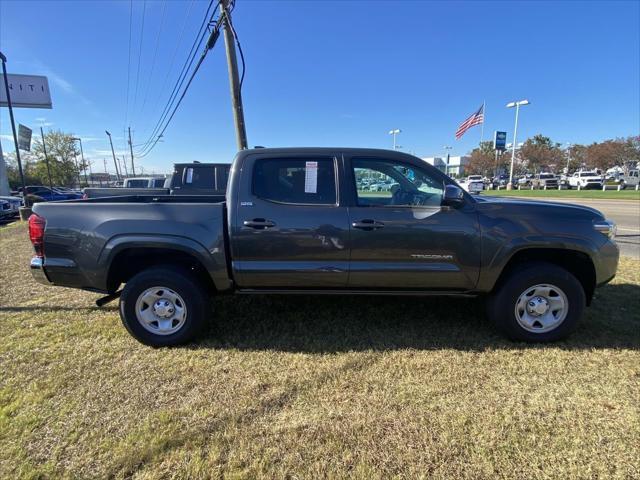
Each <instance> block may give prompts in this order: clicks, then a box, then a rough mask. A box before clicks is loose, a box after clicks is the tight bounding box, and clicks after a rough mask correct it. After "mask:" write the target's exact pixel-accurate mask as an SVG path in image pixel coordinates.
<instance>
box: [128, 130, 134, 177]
mask: <svg viewBox="0 0 640 480" xmlns="http://www.w3.org/2000/svg"><path fill="white" fill-rule="evenodd" d="M129 149H130V150H131V173H133V176H134V177H135V176H136V167H135V165H134V163H133V144H132V143H131V127H129Z"/></svg>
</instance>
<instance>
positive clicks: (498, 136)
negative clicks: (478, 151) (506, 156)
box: [493, 131, 507, 152]
mask: <svg viewBox="0 0 640 480" xmlns="http://www.w3.org/2000/svg"><path fill="white" fill-rule="evenodd" d="M493 148H495V149H496V150H500V151H501V152H503V151H504V150H505V149H506V148H507V132H498V131H496V132H495V133H494V134H493Z"/></svg>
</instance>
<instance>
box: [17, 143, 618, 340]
mask: <svg viewBox="0 0 640 480" xmlns="http://www.w3.org/2000/svg"><path fill="white" fill-rule="evenodd" d="M372 183H384V184H385V185H389V186H390V188H389V189H384V190H378V191H371V190H370V189H368V188H366V186H367V185H370V184H372ZM33 212H34V213H33V215H32V216H31V218H30V220H29V234H30V238H31V241H32V243H33V246H34V249H35V256H34V257H33V259H32V260H31V271H32V273H33V275H34V277H35V278H36V279H37V280H38V281H39V282H42V283H45V284H50V285H58V286H62V287H72V288H79V289H83V290H89V291H93V292H99V293H103V294H105V295H106V297H104V298H102V299H100V300H99V302H101V303H105V302H107V301H110V300H115V299H116V298H118V297H119V302H120V316H121V318H122V322H123V323H124V326H125V327H126V328H127V330H128V331H129V332H130V333H131V334H132V335H133V336H134V337H135V338H136V339H138V340H139V341H140V342H142V343H144V344H147V345H152V346H168V345H176V344H180V343H184V342H187V341H189V340H191V339H193V338H194V337H196V336H197V334H198V333H199V332H200V331H201V330H202V328H203V327H204V326H205V325H206V323H207V321H208V320H209V318H210V317H211V315H212V309H211V303H210V299H211V298H212V297H213V296H215V295H226V294H232V293H241V294H273V293H301V292H303V293H305V294H374V295H381V294H383V295H450V296H451V295H459V296H479V295H481V296H484V297H486V304H487V312H488V317H489V318H490V319H492V320H493V321H494V322H495V324H496V325H497V327H498V328H499V329H500V330H502V331H503V332H504V333H505V334H506V335H507V336H508V337H510V338H511V339H515V340H524V341H530V342H545V341H554V340H558V339H561V338H564V337H566V336H567V335H568V334H569V333H571V331H573V330H574V329H575V327H576V325H577V324H578V322H579V320H580V318H581V317H582V314H583V312H584V309H585V307H586V306H587V305H589V304H590V302H591V300H592V297H593V294H594V290H595V288H596V287H598V286H600V285H603V284H605V283H607V282H609V281H610V280H611V279H612V278H613V277H614V275H615V273H616V268H617V265H618V247H617V246H616V244H615V241H614V236H615V230H616V227H615V224H614V223H613V222H611V221H609V220H606V219H605V218H604V217H603V215H602V214H601V213H600V212H598V211H597V210H594V209H592V208H588V207H582V206H577V205H567V204H557V203H547V202H538V201H519V200H514V199H505V198H492V197H485V196H479V197H472V196H471V195H469V194H468V193H467V192H465V191H463V189H462V188H460V186H459V185H458V184H457V183H456V182H455V181H453V180H452V179H451V178H449V177H448V176H446V175H445V174H443V173H442V172H440V171H439V170H437V169H436V168H434V167H432V166H430V165H428V164H427V163H425V162H424V161H422V160H420V159H419V158H416V157H413V156H411V155H407V154H404V153H401V152H394V151H386V150H373V149H348V148H336V149H333V148H283V149H264V148H260V149H253V150H245V151H242V152H240V153H238V154H237V156H236V158H235V159H234V162H233V164H232V168H231V171H230V175H229V181H228V186H227V190H226V194H225V196H219V197H216V196H211V195H204V196H189V195H186V196H171V195H132V196H122V197H112V198H95V199H89V200H70V201H64V202H55V203H38V204H36V205H35V206H34V208H33ZM123 285H124V287H123V288H121V287H122V286H123ZM213 314H214V315H215V312H214V313H213ZM390 321H391V320H390Z"/></svg>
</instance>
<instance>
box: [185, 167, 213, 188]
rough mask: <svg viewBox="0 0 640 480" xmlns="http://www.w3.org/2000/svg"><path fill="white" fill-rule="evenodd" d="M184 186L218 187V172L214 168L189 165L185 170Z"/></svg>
mask: <svg viewBox="0 0 640 480" xmlns="http://www.w3.org/2000/svg"><path fill="white" fill-rule="evenodd" d="M183 183H184V186H189V187H191V188H208V189H212V188H213V189H215V188H216V172H215V169H213V168H201V167H195V168H194V167H187V168H185V170H184V182H183Z"/></svg>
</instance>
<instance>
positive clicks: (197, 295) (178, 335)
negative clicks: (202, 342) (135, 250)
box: [120, 266, 210, 347]
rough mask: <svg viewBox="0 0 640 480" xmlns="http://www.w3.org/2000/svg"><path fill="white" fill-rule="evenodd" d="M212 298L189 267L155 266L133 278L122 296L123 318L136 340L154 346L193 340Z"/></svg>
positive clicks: (121, 314) (202, 323)
mask: <svg viewBox="0 0 640 480" xmlns="http://www.w3.org/2000/svg"><path fill="white" fill-rule="evenodd" d="M209 305H210V303H209V297H208V295H207V293H206V291H205V290H204V289H203V288H202V287H201V285H200V284H199V283H198V281H197V279H196V278H195V277H194V276H193V275H192V274H191V273H189V272H188V271H187V270H184V269H181V268H175V267H171V266H165V267H153V268H149V269H147V270H144V271H142V272H140V273H138V274H137V275H135V276H134V277H132V278H131V279H130V280H129V281H128V282H127V283H126V285H125V287H124V289H123V290H122V295H121V296H120V318H121V319H122V323H123V324H124V326H125V327H126V329H127V330H128V331H129V333H130V334H131V335H133V336H134V337H135V338H136V340H138V341H139V342H140V343H143V344H145V345H149V346H152V347H167V346H172V345H180V344H183V343H186V342H188V341H190V340H191V339H193V338H194V337H195V336H196V335H197V334H198V333H199V332H200V331H201V330H202V328H203V326H204V325H205V323H206V320H207V316H208V313H209V311H208V306H209Z"/></svg>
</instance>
